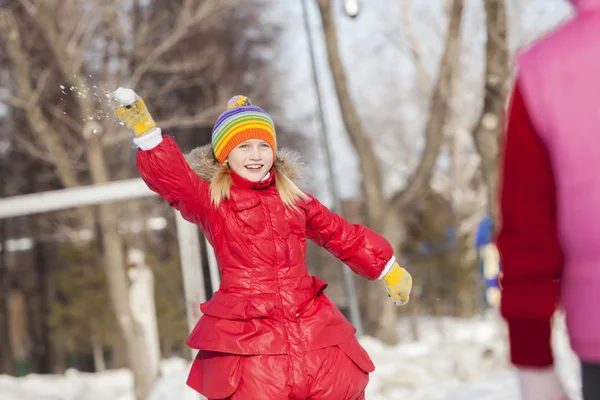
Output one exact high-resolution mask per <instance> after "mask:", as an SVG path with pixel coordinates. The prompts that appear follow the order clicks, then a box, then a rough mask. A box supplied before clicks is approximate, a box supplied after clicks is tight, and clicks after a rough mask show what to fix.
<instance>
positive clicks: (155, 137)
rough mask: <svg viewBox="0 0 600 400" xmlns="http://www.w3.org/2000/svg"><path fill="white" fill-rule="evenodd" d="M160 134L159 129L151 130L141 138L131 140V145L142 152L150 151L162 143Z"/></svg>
mask: <svg viewBox="0 0 600 400" xmlns="http://www.w3.org/2000/svg"><path fill="white" fill-rule="evenodd" d="M162 140H163V138H162V133H161V130H160V128H157V127H155V128H152V129H150V130H149V131H148V132H146V133H144V134H143V135H142V136H139V137H136V138H135V139H133V143H135V144H136V145H137V147H139V148H140V149H142V150H152V149H153V148H155V147H156V146H158V145H159V144H160V142H162Z"/></svg>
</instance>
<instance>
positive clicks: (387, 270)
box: [377, 256, 396, 280]
mask: <svg viewBox="0 0 600 400" xmlns="http://www.w3.org/2000/svg"><path fill="white" fill-rule="evenodd" d="M395 262H396V257H394V256H392V258H390V261H388V263H387V264H386V265H385V268H384V269H383V271H381V275H379V278H377V279H378V280H379V279H382V278H383V277H384V276H386V275H387V274H388V272H390V270H391V269H392V267H393V266H394V263H395Z"/></svg>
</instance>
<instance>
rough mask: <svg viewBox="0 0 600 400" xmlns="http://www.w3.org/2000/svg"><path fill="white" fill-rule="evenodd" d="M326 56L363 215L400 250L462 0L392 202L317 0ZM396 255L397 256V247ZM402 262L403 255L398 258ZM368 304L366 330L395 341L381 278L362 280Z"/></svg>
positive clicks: (444, 90) (441, 106)
mask: <svg viewBox="0 0 600 400" xmlns="http://www.w3.org/2000/svg"><path fill="white" fill-rule="evenodd" d="M318 5H319V10H320V15H321V22H322V25H323V33H324V37H325V46H326V49H327V59H328V62H329V67H330V69H331V73H332V76H333V82H334V85H335V90H336V94H337V98H338V101H339V105H340V110H341V114H342V119H343V122H344V127H345V128H346V132H347V134H348V137H349V138H350V142H351V143H352V146H353V147H354V150H355V151H356V154H357V156H358V158H359V161H360V169H361V173H362V184H363V189H364V193H365V197H366V206H367V207H366V208H367V216H368V217H367V220H368V224H369V226H370V227H371V228H373V229H374V230H376V231H379V232H382V233H383V234H384V236H385V237H386V238H387V239H388V240H389V241H390V243H392V246H393V247H394V248H395V249H396V250H398V248H399V246H400V245H401V244H402V241H403V240H404V236H405V235H404V226H403V223H402V218H401V217H400V216H399V215H398V213H399V212H400V210H401V209H402V208H403V206H404V205H406V204H409V203H411V202H412V201H414V200H415V199H417V198H418V197H419V195H420V194H421V193H422V191H423V190H425V189H427V186H428V184H429V180H430V178H431V175H432V172H433V169H434V167H435V162H436V160H437V157H438V154H439V152H440V149H441V147H442V144H443V138H444V125H445V123H446V120H447V116H448V114H449V105H448V99H449V98H450V97H451V89H452V88H451V82H452V72H453V66H454V65H455V64H456V62H457V61H456V60H457V59H458V54H459V35H460V26H461V21H462V6H463V1H462V0H455V1H454V5H453V8H452V14H451V17H450V25H449V32H448V36H447V39H446V47H445V50H444V54H443V56H442V61H441V63H440V72H439V77H438V79H437V82H436V86H435V88H434V90H433V92H432V98H431V101H430V118H429V120H428V123H427V127H426V145H425V149H424V150H423V153H422V155H421V159H420V161H419V164H418V165H417V167H416V169H415V171H414V173H413V174H412V176H411V179H410V180H409V182H408V184H407V185H406V188H405V189H404V190H403V191H401V192H399V193H398V194H397V195H395V196H394V197H393V198H392V200H391V201H387V200H386V199H385V197H384V191H383V181H382V171H381V167H380V164H379V161H378V159H377V155H376V154H375V150H374V148H373V144H372V141H371V139H370V137H369V135H368V134H367V132H365V130H364V129H363V127H362V125H361V123H360V118H359V116H358V112H357V111H356V107H355V106H354V103H353V101H352V98H351V96H350V91H349V87H348V86H349V85H348V80H347V78H346V73H345V71H344V66H343V63H342V60H341V57H340V54H339V50H338V42H337V33H336V25H335V19H334V13H333V7H332V2H331V0H318ZM396 255H397V257H398V258H400V255H399V252H398V251H396ZM399 261H401V260H399ZM365 287H366V298H367V303H366V304H365V305H364V307H363V309H364V311H365V315H364V320H365V332H366V333H367V334H369V335H373V336H375V337H377V338H379V339H381V340H383V341H384V342H386V343H390V344H392V343H396V342H397V341H398V337H397V329H396V323H397V316H396V309H395V306H394V304H393V302H391V301H390V300H389V299H388V297H387V296H385V295H384V294H383V293H385V292H383V293H382V291H383V290H384V288H383V287H382V286H381V283H380V282H369V283H366V284H365Z"/></svg>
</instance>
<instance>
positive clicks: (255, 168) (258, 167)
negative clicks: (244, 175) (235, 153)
mask: <svg viewBox="0 0 600 400" xmlns="http://www.w3.org/2000/svg"><path fill="white" fill-rule="evenodd" d="M245 167H246V169H248V170H250V171H260V170H261V169H262V167H263V165H262V164H252V165H246V166H245Z"/></svg>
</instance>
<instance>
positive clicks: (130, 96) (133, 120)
mask: <svg viewBox="0 0 600 400" xmlns="http://www.w3.org/2000/svg"><path fill="white" fill-rule="evenodd" d="M108 97H109V99H110V104H111V106H112V108H113V110H114V111H115V114H116V115H117V117H118V118H119V119H120V120H121V121H122V122H123V123H124V124H125V125H127V127H128V128H129V129H132V130H133V133H134V134H135V136H136V137H138V136H141V135H143V134H144V133H146V132H148V131H149V130H150V129H152V128H154V127H155V126H156V123H155V122H154V120H153V119H152V116H151V115H150V113H149V112H148V109H147V108H146V104H145V103H144V100H142V98H141V97H140V96H138V95H137V94H136V93H135V92H134V91H133V90H131V89H124V88H119V89H117V90H116V91H114V92H112V93H110V94H109V95H108Z"/></svg>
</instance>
